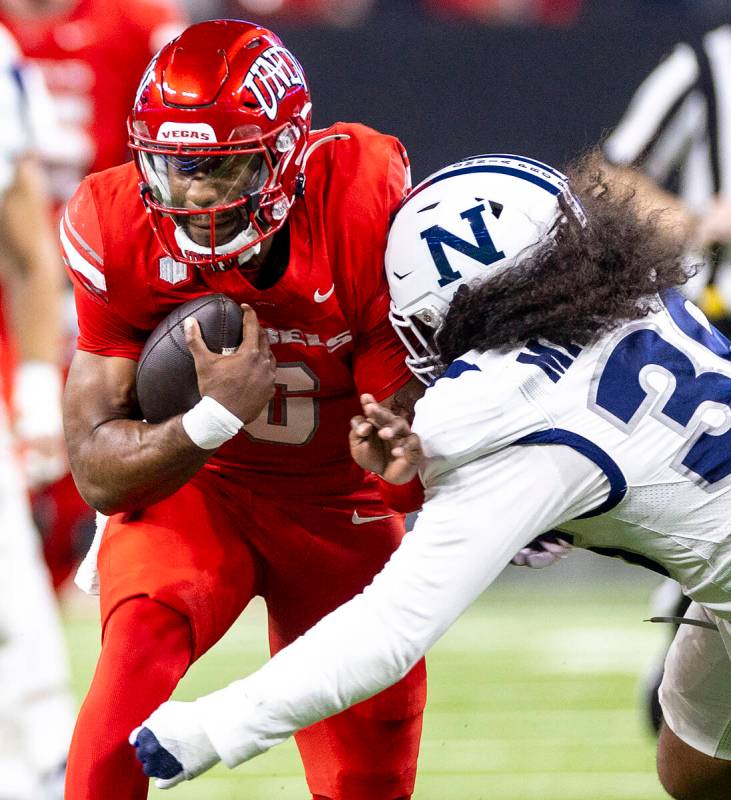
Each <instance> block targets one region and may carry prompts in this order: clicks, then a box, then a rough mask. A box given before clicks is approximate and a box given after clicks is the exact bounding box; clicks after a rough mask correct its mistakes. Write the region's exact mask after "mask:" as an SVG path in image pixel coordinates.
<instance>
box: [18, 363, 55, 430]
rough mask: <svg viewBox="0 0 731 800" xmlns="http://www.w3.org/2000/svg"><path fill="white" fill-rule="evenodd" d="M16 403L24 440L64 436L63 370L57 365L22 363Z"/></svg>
mask: <svg viewBox="0 0 731 800" xmlns="http://www.w3.org/2000/svg"><path fill="white" fill-rule="evenodd" d="M13 401H14V405H15V410H16V414H17V422H16V426H15V428H16V431H17V433H18V435H19V436H20V437H21V438H23V439H34V438H36V437H42V436H59V435H60V434H61V429H62V422H61V371H60V370H59V368H58V367H57V366H56V365H55V364H52V363H50V362H46V361H25V362H23V363H22V364H21V365H20V367H18V370H17V372H16V374H15V391H14V393H13Z"/></svg>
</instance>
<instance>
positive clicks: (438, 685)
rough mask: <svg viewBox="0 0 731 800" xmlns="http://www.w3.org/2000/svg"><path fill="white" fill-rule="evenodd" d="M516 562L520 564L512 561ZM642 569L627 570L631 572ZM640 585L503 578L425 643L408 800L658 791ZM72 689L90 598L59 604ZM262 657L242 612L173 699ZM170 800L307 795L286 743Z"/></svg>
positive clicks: (653, 636)
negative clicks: (425, 688)
mask: <svg viewBox="0 0 731 800" xmlns="http://www.w3.org/2000/svg"><path fill="white" fill-rule="evenodd" d="M513 569H514V568H513ZM632 572H633V573H634V572H636V571H635V570H633V571H632ZM648 591H649V590H648V585H647V584H646V583H642V584H640V585H635V584H632V583H627V582H625V581H623V582H621V583H620V584H619V585H617V586H615V587H614V588H611V587H610V585H609V584H605V583H602V582H599V584H598V585H596V584H594V585H592V584H590V583H587V582H585V581H583V582H581V583H576V581H575V580H558V581H557V580H556V579H555V578H553V579H547V578H543V577H541V576H539V577H537V578H535V579H534V578H532V579H531V580H529V581H526V580H520V581H518V582H517V583H515V582H506V581H503V582H502V583H501V584H500V585H498V586H495V587H493V588H492V589H490V590H489V591H488V592H487V593H486V595H485V596H484V598H483V599H482V600H481V601H480V602H479V603H478V604H477V605H476V606H474V607H473V608H472V609H470V611H468V612H467V614H466V615H465V616H464V617H463V618H462V619H461V620H460V621H459V622H458V623H457V625H455V627H454V628H453V629H452V630H451V631H450V632H449V633H448V635H447V636H446V637H445V638H444V639H443V640H442V641H441V642H440V643H439V645H438V646H437V647H436V648H435V649H434V650H433V651H432V653H431V657H430V659H429V661H428V663H429V679H430V684H429V704H428V707H427V714H426V721H425V730H424V737H423V743H422V751H421V758H420V769H419V778H418V781H417V785H416V794H415V798H416V800H481V799H484V800H655V798H662V797H665V796H666V795H665V794H664V793H663V791H662V790H661V788H660V786H659V784H658V782H657V779H656V777H655V773H654V745H653V741H652V739H651V738H650V736H649V735H648V734H647V732H646V730H645V727H644V724H643V721H642V720H641V719H640V716H639V714H638V712H637V692H638V675H639V674H640V672H641V670H642V669H643V667H644V666H645V665H647V663H649V662H650V661H651V659H652V655H653V654H654V652H655V650H656V648H657V647H658V646H659V645H660V642H661V640H662V638H663V635H664V632H663V631H661V630H658V628H657V626H653V625H650V624H649V623H643V622H642V618H643V616H646V615H647V614H646V610H647V608H646V601H647V596H648ZM67 621H68V624H67V633H68V639H69V644H70V646H71V650H72V653H73V669H74V680H75V687H76V690H77V692H78V693H79V695H81V694H82V693H83V691H84V689H85V687H86V685H87V683H88V680H89V678H90V675H91V671H92V669H93V665H94V660H95V658H96V653H97V648H98V645H97V641H98V626H97V622H96V619H95V617H94V615H93V609H92V608H91V607H86V606H82V607H79V608H76V609H75V610H69V611H68V612H67ZM265 658H266V650H265V635H264V615H263V609H262V607H261V606H260V605H255V606H254V607H252V608H250V609H249V610H248V611H247V612H246V614H245V615H244V617H243V618H242V619H241V620H240V621H239V623H238V624H237V626H236V627H235V628H234V630H232V631H231V632H230V633H229V635H228V636H227V637H226V638H225V639H224V640H223V641H222V642H221V643H220V644H219V645H218V647H217V648H216V649H214V651H213V652H211V653H210V654H208V656H207V657H206V658H204V659H203V660H202V661H201V662H200V663H198V664H197V665H195V667H194V668H193V669H192V670H191V671H190V673H189V674H188V676H186V679H185V681H184V682H183V684H181V686H180V689H179V691H178V693H177V695H176V697H178V698H179V699H187V698H191V697H193V696H195V695H196V694H198V693H201V692H203V691H206V690H211V689H214V688H218V687H220V686H223V685H225V684H226V683H227V682H228V681H230V680H232V679H234V678H236V677H239V676H241V675H243V674H245V673H246V672H248V671H250V670H252V669H253V668H255V667H256V666H257V665H258V664H260V663H261V662H262V661H263V660H264V659H265ZM150 796H151V798H163V797H165V798H170V800H192V798H196V800H224V798H225V800H229V799H231V800H233V798H237V799H238V800H275V798H276V800H305V798H306V797H308V795H307V793H306V790H305V785H304V781H303V778H302V776H301V769H300V765H299V761H298V758H297V753H296V749H295V747H294V745H293V743H292V742H288V743H286V744H285V745H283V746H281V747H279V748H275V749H274V750H272V751H270V752H269V753H267V754H265V755H263V756H261V757H259V758H258V759H255V760H254V761H252V762H251V763H250V764H247V765H244V766H242V767H239V768H238V769H237V770H235V771H229V770H226V769H224V768H221V767H218V768H216V769H215V770H213V771H211V772H210V773H208V774H207V775H206V776H204V777H201V778H198V779H197V780H196V781H195V782H193V783H189V784H184V785H183V786H180V787H178V788H176V789H174V790H173V791H172V792H160V791H157V790H153V791H152V792H151V793H150Z"/></svg>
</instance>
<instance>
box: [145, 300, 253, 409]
mask: <svg viewBox="0 0 731 800" xmlns="http://www.w3.org/2000/svg"><path fill="white" fill-rule="evenodd" d="M190 316H193V317H195V319H196V320H197V321H198V324H199V326H200V330H201V335H202V337H203V341H204V342H205V344H206V346H207V347H208V349H209V350H212V351H214V352H216V353H228V352H233V351H234V350H235V349H236V348H237V347H238V346H239V345H240V344H241V339H242V318H243V315H242V312H241V308H240V307H239V306H238V305H237V304H236V303H235V302H234V301H233V300H231V298H229V297H226V296H225V295H223V294H209V295H205V296H204V297H198V298H196V299H195V300H189V301H188V302H187V303H183V305H181V306H178V307H177V308H176V309H174V310H173V311H172V313H170V314H169V315H168V316H167V317H165V319H164V320H163V321H162V322H161V323H160V324H159V325H158V326H157V328H155V330H154V331H153V332H152V333H151V334H150V337H149V339H148V340H147V342H146V344H145V347H144V349H143V350H142V354H141V355H140V360H139V363H138V365H137V400H138V402H139V405H140V409H141V410H142V415H143V416H144V418H145V419H146V420H147V421H148V422H162V421H163V420H166V419H169V418H170V417H173V416H175V415H176V414H183V413H185V412H186V411H188V410H189V409H191V408H193V406H194V405H195V404H196V403H197V402H198V401H199V400H200V399H201V396H200V392H199V391H198V378H197V375H196V371H195V362H194V360H193V356H192V354H191V352H190V350H189V349H188V345H187V344H186V341H185V331H184V330H183V323H184V321H185V320H186V319H187V318H188V317H190Z"/></svg>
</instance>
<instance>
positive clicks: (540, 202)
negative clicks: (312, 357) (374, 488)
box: [386, 155, 586, 385]
mask: <svg viewBox="0 0 731 800" xmlns="http://www.w3.org/2000/svg"><path fill="white" fill-rule="evenodd" d="M559 198H561V199H562V203H561V204H559ZM566 214H570V215H571V216H572V217H573V218H574V219H575V220H576V222H577V223H578V224H580V225H582V226H583V225H585V224H586V217H585V215H584V211H583V209H582V207H581V204H580V202H579V201H578V200H577V199H576V197H575V196H574V195H573V194H572V193H571V190H570V189H569V185H568V179H567V178H566V176H565V175H563V174H562V173H560V172H559V171H558V170H555V169H554V168H553V167H549V166H548V165H547V164H542V163H541V162H540V161H534V160H533V159H530V158H522V157H521V156H514V155H483V156H474V157H472V158H468V159H465V160H464V161H458V162H457V163H456V164H450V165H449V166H448V167H445V168H444V169H441V170H439V172H435V173H434V174H433V175H430V176H429V177H428V178H426V179H425V180H424V181H422V182H421V183H420V184H419V185H418V186H416V187H415V188H414V190H413V191H412V192H411V194H410V195H409V196H408V197H407V198H406V200H405V201H404V202H403V204H402V205H401V207H400V208H399V210H398V212H397V213H396V215H395V217H394V220H393V223H392V225H391V231H390V233H389V237H388V245H387V248H386V275H387V277H388V284H389V288H390V292H391V310H390V313H389V318H390V320H391V323H392V325H393V326H394V328H395V329H396V332H397V333H398V334H399V336H400V337H401V339H402V340H403V342H404V344H405V345H406V348H407V349H408V351H409V356H408V357H407V358H406V363H407V364H408V366H409V368H410V369H411V371H412V372H413V373H414V375H416V377H417V378H419V379H420V380H421V381H422V382H423V383H426V384H427V385H428V384H430V383H431V382H432V381H433V379H434V373H435V369H436V367H437V364H438V356H437V353H436V350H435V348H434V345H433V338H434V333H435V332H436V330H437V329H438V328H439V326H440V324H441V322H442V320H443V319H444V316H445V314H446V311H447V308H448V307H449V303H450V301H451V300H452V297H453V295H454V293H455V292H456V291H457V289H458V288H459V287H460V286H462V285H463V284H466V283H472V282H475V281H478V280H480V279H484V278H486V277H487V276H488V275H492V274H494V271H495V270H497V269H505V268H506V267H509V266H513V265H515V264H516V263H519V262H520V261H521V260H522V259H524V258H525V257H526V256H528V255H529V254H530V253H531V252H532V251H533V250H534V249H535V247H537V246H539V245H541V244H542V243H543V242H545V240H546V239H547V238H549V237H552V236H553V234H554V232H555V230H556V227H557V225H558V223H559V222H561V221H562V220H564V219H565V218H566Z"/></svg>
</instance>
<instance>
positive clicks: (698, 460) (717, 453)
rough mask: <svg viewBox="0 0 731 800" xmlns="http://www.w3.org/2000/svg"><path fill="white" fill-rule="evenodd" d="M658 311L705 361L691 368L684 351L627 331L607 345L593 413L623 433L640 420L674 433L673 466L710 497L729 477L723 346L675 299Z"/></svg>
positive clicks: (640, 329) (730, 389) (730, 401)
mask: <svg viewBox="0 0 731 800" xmlns="http://www.w3.org/2000/svg"><path fill="white" fill-rule="evenodd" d="M665 305H666V308H667V310H668V312H669V313H670V315H671V317H672V318H673V321H674V322H675V324H676V325H677V326H678V327H679V328H680V330H681V331H683V333H684V334H686V336H688V337H689V338H691V339H692V340H694V341H696V342H698V343H699V344H701V345H703V347H704V348H705V349H706V350H709V351H710V352H711V353H713V356H709V357H708V358H704V359H702V363H698V360H697V357H696V358H694V355H693V351H692V350H690V352H684V351H683V350H681V349H680V347H678V346H677V345H676V344H673V343H671V342H669V341H667V340H666V339H664V338H663V337H662V336H661V335H660V333H659V332H658V331H657V330H656V329H655V328H653V327H650V326H647V325H643V324H642V323H639V324H637V325H634V326H632V330H630V332H629V333H626V334H625V335H624V336H622V337H621V339H620V340H619V341H618V342H616V341H615V343H614V344H613V345H612V350H611V352H610V353H609V356H608V357H607V358H606V362H605V364H604V368H603V370H602V372H601V375H599V376H598V380H596V381H595V384H594V392H595V394H594V398H593V400H594V404H595V405H594V408H595V410H599V409H603V410H604V411H605V412H609V415H607V414H606V413H603V414H602V416H604V417H605V418H606V419H609V421H610V422H612V423H613V424H614V425H616V426H617V427H619V428H621V429H622V430H624V431H627V432H630V431H631V430H633V429H634V427H635V426H636V425H638V424H639V422H640V420H641V419H643V418H644V417H645V416H646V415H647V414H648V413H649V414H651V415H652V416H654V417H655V418H656V419H658V420H659V421H660V422H662V423H663V424H665V425H667V426H668V427H670V428H671V429H672V430H674V431H676V433H678V434H680V435H681V436H683V437H684V438H685V439H686V444H685V445H684V446H683V448H682V449H681V450H680V452H679V453H678V455H677V457H676V459H675V461H674V467H675V468H676V469H677V470H678V471H679V472H681V473H682V474H685V475H688V476H689V477H691V479H694V480H695V482H696V483H699V484H700V485H701V486H703V487H704V488H706V489H710V490H713V489H716V488H718V484H719V482H721V481H723V482H724V484H725V483H727V482H728V481H727V480H725V479H727V478H728V477H729V476H730V475H731V430H730V429H731V364H729V360H731V355H730V352H729V347H730V344H731V343H729V341H728V340H727V339H726V338H725V337H723V336H722V335H721V334H720V333H718V331H716V330H715V329H710V330H709V329H708V328H706V327H705V326H704V325H702V324H701V322H699V321H698V320H697V319H696V318H695V317H694V316H693V315H692V314H691V313H690V312H689V311H688V310H687V308H686V307H685V302H684V301H683V299H682V297H680V295H678V294H675V293H673V294H671V295H669V296H668V297H667V298H666V299H665ZM695 352H696V353H697V350H696V351H695ZM600 413H601V411H600Z"/></svg>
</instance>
